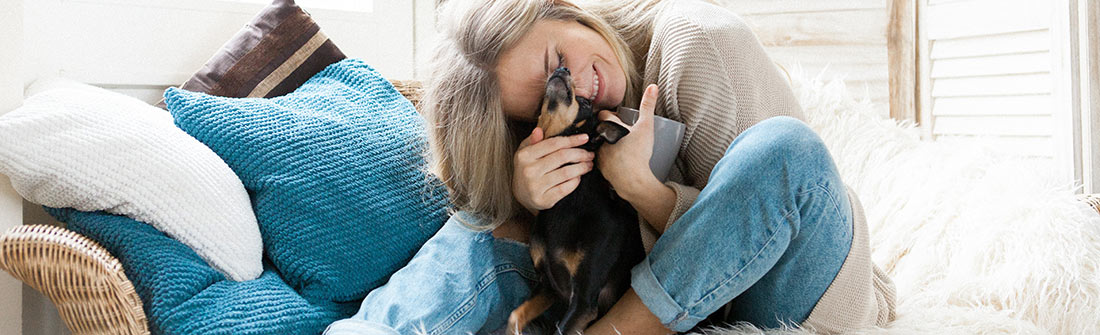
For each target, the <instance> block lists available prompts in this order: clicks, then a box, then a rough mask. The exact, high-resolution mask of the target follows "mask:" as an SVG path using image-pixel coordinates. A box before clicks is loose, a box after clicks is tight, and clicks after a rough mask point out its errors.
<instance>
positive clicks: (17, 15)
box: [0, 1, 23, 335]
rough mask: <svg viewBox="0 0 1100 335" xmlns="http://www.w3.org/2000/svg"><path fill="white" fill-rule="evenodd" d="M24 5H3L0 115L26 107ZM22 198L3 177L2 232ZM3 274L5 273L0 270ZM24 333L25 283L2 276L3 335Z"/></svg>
mask: <svg viewBox="0 0 1100 335" xmlns="http://www.w3.org/2000/svg"><path fill="white" fill-rule="evenodd" d="M22 6H23V2H22V1H3V2H0V45H3V46H4V48H3V49H0V115H3V114H4V113H7V112H10V111H12V110H14V109H16V108H18V107H19V106H20V105H22V104H23V83H22V81H21V80H20V77H19V72H20V69H21V68H22V67H23V57H22V56H23V55H22V48H21V46H22V44H23V36H22V33H21V31H22V30H23V15H22V12H23V9H22ZM22 206H23V198H22V197H20V196H19V194H18V193H16V192H15V189H13V188H12V186H11V181H10V180H9V179H8V177H7V176H4V175H0V232H3V231H7V230H8V229H9V228H11V227H14V226H17V225H20V224H22V222H23V209H22ZM0 272H2V271H0ZM22 333H23V284H22V283H20V282H19V281H18V280H15V278H13V277H12V276H10V275H8V273H7V272H3V273H0V334H13V335H19V334H22Z"/></svg>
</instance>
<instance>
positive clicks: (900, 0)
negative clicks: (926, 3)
mask: <svg viewBox="0 0 1100 335" xmlns="http://www.w3.org/2000/svg"><path fill="white" fill-rule="evenodd" d="M916 2H917V0H889V3H888V5H887V12H888V13H889V14H888V15H889V16H890V21H889V24H888V25H887V28H886V37H887V39H886V40H887V42H886V49H887V55H888V57H889V69H890V117H892V118H894V119H896V120H899V121H910V122H913V123H917V122H918V115H917V111H918V109H917V108H918V102H917V97H918V96H919V95H918V91H917V90H918V86H917V77H918V74H919V72H918V65H917V52H918V50H917V3H916Z"/></svg>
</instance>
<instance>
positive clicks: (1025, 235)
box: [704, 70, 1100, 334]
mask: <svg viewBox="0 0 1100 335" xmlns="http://www.w3.org/2000/svg"><path fill="white" fill-rule="evenodd" d="M795 72H798V71H797V70H796V71H795ZM792 77H793V78H792V83H793V87H794V89H795V92H796V94H798V96H799V99H800V101H801V103H802V106H803V108H804V109H805V111H806V114H807V122H808V123H809V124H810V126H811V127H813V128H814V129H815V130H817V132H818V133H819V134H820V135H821V137H822V138H823V139H824V141H825V143H826V144H827V145H828V147H829V150H830V152H831V153H832V154H833V157H834V158H835V159H836V161H837V164H838V165H839V168H840V172H841V174H842V175H843V177H844V180H845V182H846V183H848V185H849V186H851V187H852V188H853V189H855V191H856V192H857V193H858V194H859V197H860V199H862V201H863V205H864V207H866V212H867V219H868V224H869V226H870V233H871V248H872V254H873V259H874V261H875V262H876V263H877V264H878V265H879V266H880V267H882V268H883V270H886V271H887V272H888V273H889V274H890V275H891V276H892V277H893V279H894V282H895V284H896V285H897V290H898V292H897V293H898V300H897V303H898V310H897V315H898V317H897V320H896V321H894V322H893V323H891V324H889V325H888V326H887V327H886V328H883V329H878V328H873V329H862V330H858V331H855V332H853V333H855V334H1095V333H1097V332H1100V269H1098V267H1100V215H1097V213H1096V212H1095V211H1093V210H1092V209H1091V208H1089V207H1087V206H1086V205H1084V204H1083V203H1081V202H1079V201H1077V200H1075V197H1074V196H1073V194H1072V193H1073V190H1074V189H1073V185H1065V184H1061V183H1059V182H1058V181H1056V178H1055V175H1054V173H1053V172H1052V169H1050V167H1049V166H1044V165H1043V164H1039V163H1035V162H1029V161H1027V160H1024V159H1020V158H1012V157H1008V156H1004V155H1003V154H997V153H995V152H994V151H995V150H993V148H992V147H990V146H988V145H983V144H981V143H972V142H971V143H962V142H942V141H937V142H928V141H921V140H920V135H919V133H920V130H919V129H917V128H916V127H914V126H913V125H911V124H904V123H903V124H899V123H897V122H895V121H893V120H891V119H889V118H887V117H884V116H882V114H884V113H882V112H881V110H879V108H885V107H882V106H872V105H871V104H870V103H869V102H867V101H857V100H856V99H854V98H853V97H852V96H851V94H849V93H848V90H847V89H846V88H845V87H844V84H843V82H842V81H840V80H832V81H830V82H828V83H825V82H823V81H822V80H821V75H819V76H818V77H817V78H813V79H807V78H808V77H806V76H804V75H799V74H797V73H796V74H795V75H793V76H792ZM704 333H705V334H763V333H767V334H788V333H790V334H802V333H808V332H806V331H804V330H801V329H783V330H767V331H762V330H759V329H756V328H753V327H751V326H747V325H743V324H742V325H734V326H731V327H727V328H717V329H713V330H709V331H707V332H704Z"/></svg>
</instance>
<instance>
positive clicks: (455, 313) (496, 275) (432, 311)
mask: <svg viewBox="0 0 1100 335" xmlns="http://www.w3.org/2000/svg"><path fill="white" fill-rule="evenodd" d="M459 216H461V217H462V218H463V219H464V220H465V221H466V222H467V223H471V224H475V223H477V221H476V220H477V218H476V216H474V215H469V214H467V213H464V212H459V213H457V214H456V215H454V216H452V217H451V218H450V220H448V221H447V223H446V224H444V225H443V228H441V229H440V230H439V232H437V233H436V234H435V235H434V236H433V237H432V238H431V239H429V240H428V241H427V242H426V243H425V244H424V246H422V247H421V248H420V251H418V252H417V253H416V255H415V256H413V258H412V260H410V261H409V263H408V265H406V266H405V267H403V268H401V269H400V270H398V271H397V272H396V273H394V274H393V275H392V276H391V277H390V279H389V282H387V283H386V284H385V285H383V286H381V287H379V288H377V289H375V290H373V291H371V292H370V293H369V294H368V295H367V297H366V298H365V299H364V300H363V304H362V306H361V307H360V309H359V312H358V313H356V314H355V315H354V316H352V317H351V318H348V319H344V320H339V321H336V322H335V323H333V324H331V325H329V327H328V329H326V330H325V334H402V335H403V334H431V335H435V334H492V333H498V332H500V331H502V330H503V328H504V327H505V325H506V324H507V321H508V316H509V314H510V313H511V312H512V310H514V309H515V308H516V307H518V306H519V305H520V304H522V303H523V301H525V300H527V298H528V296H529V295H530V294H531V290H532V289H534V287H535V285H536V284H537V281H538V279H537V278H538V277H537V275H536V273H535V270H534V266H533V265H532V263H531V255H530V252H529V251H528V247H527V245H526V244H523V243H519V242H516V241H512V240H507V239H498V238H494V237H493V235H492V232H491V231H481V232H479V231H474V230H472V229H470V228H468V227H466V226H464V225H463V224H462V223H461V222H460V221H459V220H458V217H459Z"/></svg>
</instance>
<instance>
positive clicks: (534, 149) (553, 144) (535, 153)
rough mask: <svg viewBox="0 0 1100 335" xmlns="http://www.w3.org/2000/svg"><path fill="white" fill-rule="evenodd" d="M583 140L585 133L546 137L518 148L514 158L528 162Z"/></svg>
mask: <svg viewBox="0 0 1100 335" xmlns="http://www.w3.org/2000/svg"><path fill="white" fill-rule="evenodd" d="M585 142H588V135H587V134H578V135H573V136H558V137H553V138H548V139H545V140H542V141H539V142H538V143H534V144H531V145H530V146H529V147H526V148H522V149H520V150H519V151H517V152H516V159H517V160H521V162H522V163H528V164H529V163H532V162H534V161H536V160H538V159H540V158H542V157H545V156H546V155H549V154H551V153H553V152H555V151H558V150H561V149H564V148H571V147H575V146H578V145H581V144H584V143H585Z"/></svg>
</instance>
